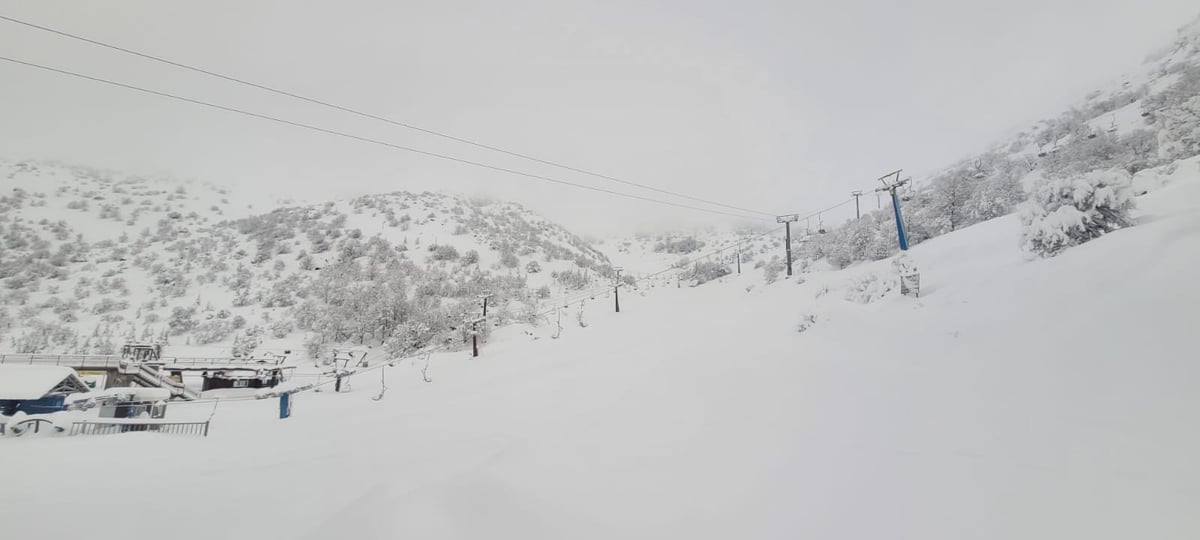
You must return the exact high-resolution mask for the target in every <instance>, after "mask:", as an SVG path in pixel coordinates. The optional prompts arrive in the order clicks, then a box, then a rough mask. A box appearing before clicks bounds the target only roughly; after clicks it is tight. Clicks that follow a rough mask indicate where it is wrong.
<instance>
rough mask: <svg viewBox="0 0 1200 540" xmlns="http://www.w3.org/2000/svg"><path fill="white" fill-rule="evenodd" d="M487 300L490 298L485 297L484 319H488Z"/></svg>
mask: <svg viewBox="0 0 1200 540" xmlns="http://www.w3.org/2000/svg"><path fill="white" fill-rule="evenodd" d="M487 300H488V297H486V296H484V297H483V316H484V317H487Z"/></svg>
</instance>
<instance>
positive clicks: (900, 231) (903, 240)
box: [890, 188, 908, 251]
mask: <svg viewBox="0 0 1200 540" xmlns="http://www.w3.org/2000/svg"><path fill="white" fill-rule="evenodd" d="M890 191H891V195H892V210H894V211H895V212H896V234H897V235H898V236H899V237H900V251H908V231H905V230H904V216H902V215H900V196H899V195H897V194H896V188H892V189H891V190H890Z"/></svg>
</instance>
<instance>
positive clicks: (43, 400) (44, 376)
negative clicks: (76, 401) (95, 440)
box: [0, 364, 91, 416]
mask: <svg viewBox="0 0 1200 540" xmlns="http://www.w3.org/2000/svg"><path fill="white" fill-rule="evenodd" d="M89 390H91V388H89V387H88V385H87V384H86V383H84V382H83V380H82V379H80V378H79V376H78V375H76V374H75V370H73V369H71V368H69V367H62V366H22V365H9V364H0V415H4V416H12V415H14V414H16V413H17V412H24V413H25V414H41V413H50V412H56V411H62V410H66V397H67V396H68V395H71V394H77V393H83V392H88V391H89Z"/></svg>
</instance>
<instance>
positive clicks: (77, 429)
mask: <svg viewBox="0 0 1200 540" xmlns="http://www.w3.org/2000/svg"><path fill="white" fill-rule="evenodd" d="M130 431H153V432H157V433H166V434H168V435H194V436H199V437H207V436H208V422H74V423H72V424H71V435H112V434H115V433H127V432H130Z"/></svg>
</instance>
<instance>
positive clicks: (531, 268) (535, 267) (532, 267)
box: [525, 261, 542, 274]
mask: <svg viewBox="0 0 1200 540" xmlns="http://www.w3.org/2000/svg"><path fill="white" fill-rule="evenodd" d="M541 271H542V265H540V264H538V262H537V261H529V264H526V265H525V272H526V273H529V274H536V273H538V272H541Z"/></svg>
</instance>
